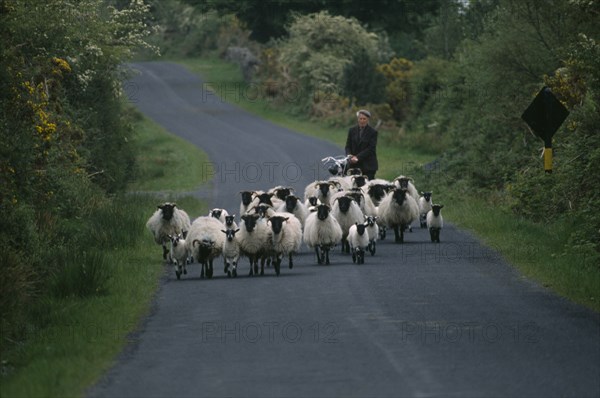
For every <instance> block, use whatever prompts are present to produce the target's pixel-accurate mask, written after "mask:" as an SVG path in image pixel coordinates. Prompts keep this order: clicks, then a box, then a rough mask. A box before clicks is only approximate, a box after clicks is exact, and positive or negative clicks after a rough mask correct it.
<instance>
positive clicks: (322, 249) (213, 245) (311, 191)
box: [146, 174, 443, 279]
mask: <svg viewBox="0 0 600 398" xmlns="http://www.w3.org/2000/svg"><path fill="white" fill-rule="evenodd" d="M240 194H241V203H240V209H239V214H240V215H241V216H240V218H239V220H238V222H239V225H238V224H237V222H236V220H235V214H229V212H228V211H227V210H225V209H222V208H215V209H212V210H210V212H209V214H208V215H206V216H201V217H198V218H196V219H195V220H194V221H193V222H191V219H190V217H189V215H188V214H187V213H186V212H185V211H184V210H183V209H180V208H178V207H177V205H176V204H175V203H169V202H166V203H163V204H161V205H159V206H158V209H157V210H156V211H155V212H154V214H153V215H152V216H151V217H150V219H149V220H148V222H147V223H146V227H147V228H148V229H149V230H150V232H151V233H152V235H153V237H154V240H155V242H156V243H157V244H159V245H161V246H162V248H163V259H165V260H167V262H168V263H169V264H171V265H173V266H174V267H175V273H176V276H177V279H179V278H180V277H181V275H182V274H187V270H186V265H187V264H189V263H190V262H192V261H196V262H198V263H199V264H201V274H200V277H201V278H205V277H206V278H211V277H212V276H213V260H214V259H216V258H220V257H222V258H223V265H224V272H225V274H227V276H229V277H235V276H237V266H238V263H239V260H240V258H241V257H247V258H248V259H249V261H250V273H249V275H257V274H259V273H260V275H264V268H265V264H267V266H271V265H272V266H273V268H274V270H275V273H276V275H279V274H280V271H281V263H282V262H283V259H284V258H287V261H288V266H289V268H292V267H293V265H294V262H293V255H294V254H295V253H298V251H299V250H300V248H301V245H302V243H304V244H306V245H307V246H308V247H309V248H311V249H314V251H315V254H316V261H317V263H318V264H330V258H329V253H330V250H331V249H332V248H334V247H335V246H337V245H341V249H342V253H348V254H351V256H352V260H353V262H354V263H357V264H364V261H365V253H367V252H369V253H370V254H371V255H375V253H376V243H377V240H382V239H385V237H386V233H387V230H388V229H391V230H393V231H394V239H395V242H397V243H402V242H404V232H405V231H406V230H407V229H408V230H412V223H413V222H415V221H417V220H419V222H420V226H421V227H422V228H425V227H426V228H428V229H429V232H430V237H431V241H432V242H438V243H439V242H440V230H441V229H442V227H443V218H442V214H441V209H442V207H443V205H438V204H433V203H432V195H431V192H421V194H419V193H418V191H417V190H416V188H415V186H414V184H413V181H412V179H411V178H409V177H405V176H399V177H397V178H395V179H394V180H393V181H387V180H383V179H374V180H368V178H367V177H366V176H364V175H361V174H353V175H342V176H332V177H330V178H329V179H328V180H319V181H314V182H312V183H310V184H309V185H307V186H306V187H305V189H304V196H303V198H300V197H299V196H297V195H296V194H294V191H293V189H292V188H289V187H283V186H277V187H274V188H271V189H269V190H267V191H258V192H257V191H242V192H240ZM259 265H260V271H259Z"/></svg>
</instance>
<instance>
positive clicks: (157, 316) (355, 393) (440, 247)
mask: <svg viewBox="0 0 600 398" xmlns="http://www.w3.org/2000/svg"><path fill="white" fill-rule="evenodd" d="M134 66H135V68H137V69H138V70H139V71H140V74H139V75H138V76H136V77H135V78H134V79H133V80H132V82H131V84H133V87H135V88H136V89H137V91H136V93H135V105H136V106H137V107H138V108H139V109H140V110H141V111H142V112H143V113H144V114H145V115H147V116H148V117H150V118H151V119H153V120H155V121H156V122H158V123H159V124H161V125H162V126H164V127H165V128H166V129H167V130H169V131H170V132H172V133H173V134H176V135H178V136H180V137H182V138H184V139H186V140H187V141H188V142H190V144H192V145H197V146H198V147H200V148H202V149H203V150H204V151H206V152H207V153H208V155H209V157H210V159H211V162H213V163H214V164H216V165H219V164H221V163H222V162H223V160H224V159H225V160H226V163H225V168H221V169H220V170H219V172H218V173H215V174H214V175H213V176H211V177H213V179H212V183H211V186H210V189H209V190H204V191H200V192H198V193H197V195H198V196H201V197H203V198H205V199H206V200H208V201H209V203H210V205H211V206H213V207H224V208H226V209H228V210H229V211H230V212H232V213H238V212H239V199H240V198H239V191H240V190H242V189H267V188H270V187H272V186H275V185H291V186H293V187H295V188H296V190H297V192H299V193H302V192H303V189H304V186H305V185H306V184H307V183H309V182H310V181H312V180H314V179H315V178H314V177H315V175H318V174H319V173H320V172H319V171H318V168H315V166H314V165H315V164H317V165H318V162H319V160H320V159H321V158H323V157H325V156H328V155H336V154H342V149H341V148H338V147H336V146H334V145H332V144H330V143H327V142H324V141H321V140H318V139H315V138H311V137H306V136H303V135H300V134H297V133H295V132H293V131H289V130H287V129H284V128H282V127H279V126H276V125H273V124H272V123H269V122H267V121H264V120H262V119H260V118H258V117H256V116H253V115H250V114H248V113H246V112H244V111H243V110H241V109H239V108H237V107H235V106H234V105H229V104H227V103H224V102H221V101H220V100H219V99H218V98H217V97H216V96H214V95H206V93H205V92H204V91H203V84H202V81H201V80H200V79H199V78H198V77H196V76H194V75H192V74H190V73H189V72H188V71H187V70H186V69H184V68H183V67H181V66H179V65H176V64H172V63H166V62H150V63H138V64H135V65H134ZM265 164H267V165H268V164H270V165H272V170H281V169H282V168H283V167H284V166H285V165H298V167H297V168H298V169H299V170H301V172H300V173H294V174H293V177H292V174H289V175H286V174H285V173H281V172H279V171H278V172H275V173H267V172H265V170H267V171H268V170H269V169H268V168H267V167H266V166H265ZM236 165H239V166H236ZM276 166H277V169H276V168H275V167H276ZM243 167H246V168H247V170H246V171H247V172H248V173H250V172H251V171H252V167H255V168H262V170H261V171H262V174H261V176H260V178H258V177H257V174H254V175H251V174H248V175H246V176H242V175H241V174H242V171H241V170H242V168H243ZM269 167H271V166H269ZM288 167H289V168H290V169H289V170H288V171H289V173H292V171H293V170H292V167H295V166H288ZM228 170H229V171H228ZM231 170H233V171H231ZM223 173H226V174H223ZM236 173H237V174H236ZM315 173H316V174H315ZM321 177H323V178H326V177H327V176H326V175H322V176H321ZM449 205H450V206H451V204H449ZM149 211H150V209H149ZM193 216H198V215H193ZM238 216H239V215H238ZM441 241H442V243H440V244H433V243H431V242H429V237H428V233H427V232H426V230H425V229H421V228H419V227H418V225H416V226H415V227H413V232H412V233H406V234H405V243H404V244H402V245H398V244H394V243H393V242H392V241H391V239H389V237H388V238H387V239H386V240H384V241H380V242H379V244H378V250H377V254H376V255H375V256H374V257H371V256H367V257H366V259H365V264H364V265H360V266H359V265H355V264H352V260H351V259H350V257H349V256H348V255H343V254H341V253H340V252H339V247H338V248H336V249H335V252H334V253H333V254H332V256H331V259H332V265H330V266H317V265H315V263H316V261H315V256H314V254H313V253H312V252H310V251H309V250H308V249H307V248H303V250H302V253H300V254H298V256H297V257H296V262H295V266H294V268H293V269H288V268H287V267H282V272H281V276H279V277H275V276H274V275H273V270H272V269H268V271H267V275H265V276H263V277H248V276H247V270H248V261H247V260H246V259H242V260H241V262H240V266H239V274H240V275H239V276H238V277H237V278H235V279H228V278H227V277H226V276H225V275H224V274H223V273H222V272H221V268H220V266H219V262H216V268H215V277H214V278H213V279H212V280H201V279H200V278H199V275H200V272H199V268H198V267H197V265H192V266H190V267H189V268H188V270H189V273H188V275H186V276H184V277H182V280H179V281H178V280H176V278H175V276H174V273H172V272H169V274H168V276H167V278H166V279H165V280H164V282H163V283H162V284H161V287H160V290H159V292H158V295H157V297H156V300H155V303H154V309H153V311H152V313H151V314H150V315H149V316H148V318H147V319H146V321H145V323H144V326H143V328H142V329H141V330H140V331H139V332H138V333H137V334H136V335H135V340H136V342H135V344H133V343H132V344H131V345H130V346H129V347H127V349H126V350H125V351H124V352H123V353H122V355H120V357H119V358H118V359H117V361H116V362H115V364H114V366H113V367H112V368H111V369H110V370H109V371H108V372H107V373H106V374H105V375H104V376H103V378H102V379H101V380H100V381H99V382H98V383H97V384H96V385H95V386H93V387H92V388H90V390H89V391H88V392H87V395H88V396H89V397H199V396H206V397H232V396H235V397H308V396H315V397H599V396H600V319H599V314H596V313H594V312H592V311H589V310H587V309H585V308H582V307H580V306H578V305H575V304H572V303H570V302H568V301H567V300H565V299H563V298H560V297H557V296H556V295H554V294H552V293H551V292H549V291H548V290H546V289H544V288H543V287H541V286H539V285H538V284H536V283H534V282H531V281H528V280H526V279H524V278H522V277H521V276H520V275H519V274H518V273H517V272H515V271H514V269H513V268H512V267H511V266H510V265H509V264H507V263H506V262H505V261H504V259H502V258H501V257H500V256H499V255H498V254H497V253H496V252H495V251H494V250H492V249H490V248H488V247H486V246H484V245H482V244H481V243H480V242H479V241H478V240H477V239H476V238H474V237H473V236H472V235H470V234H469V233H466V232H464V231H461V230H458V229H457V228H455V227H453V226H452V225H448V226H447V228H445V229H444V230H443V231H442V234H441ZM526 249H527V248H518V247H517V248H515V253H516V254H515V255H518V252H519V250H526ZM156 253H157V262H156V264H149V266H158V264H159V261H160V260H159V258H160V250H159V249H157V251H156Z"/></svg>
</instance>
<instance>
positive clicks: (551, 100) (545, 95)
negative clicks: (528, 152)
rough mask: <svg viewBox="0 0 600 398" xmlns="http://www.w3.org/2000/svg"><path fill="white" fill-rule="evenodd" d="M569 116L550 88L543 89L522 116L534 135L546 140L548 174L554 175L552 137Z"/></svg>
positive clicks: (545, 154)
mask: <svg viewBox="0 0 600 398" xmlns="http://www.w3.org/2000/svg"><path fill="white" fill-rule="evenodd" d="M567 116H569V111H568V110H567V108H565V106H564V105H563V104H562V103H561V102H560V101H559V100H558V99H557V98H556V97H555V96H554V94H553V93H552V91H551V90H550V88H549V87H543V88H542V89H541V90H540V92H539V93H538V94H537V95H536V96H535V98H534V99H533V102H532V103H531V104H530V105H529V107H527V109H525V112H523V114H522V115H521V119H523V120H524V121H525V123H527V125H528V126H529V127H530V128H531V130H532V131H533V133H534V134H535V135H536V136H538V137H540V138H541V139H542V140H544V170H545V171H546V173H552V155H553V151H552V137H553V136H554V133H556V131H557V130H558V128H559V127H560V126H561V125H562V123H563V122H564V121H565V119H566V118H567Z"/></svg>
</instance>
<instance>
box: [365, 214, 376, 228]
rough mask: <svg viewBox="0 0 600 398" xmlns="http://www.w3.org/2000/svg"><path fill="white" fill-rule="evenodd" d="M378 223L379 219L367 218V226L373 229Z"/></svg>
mask: <svg viewBox="0 0 600 398" xmlns="http://www.w3.org/2000/svg"><path fill="white" fill-rule="evenodd" d="M376 221H377V217H373V216H365V224H366V225H367V226H368V227H372V226H373V225H375V222H376Z"/></svg>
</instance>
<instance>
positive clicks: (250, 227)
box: [242, 214, 258, 232]
mask: <svg viewBox="0 0 600 398" xmlns="http://www.w3.org/2000/svg"><path fill="white" fill-rule="evenodd" d="M242 220H244V225H245V227H246V231H248V232H252V231H254V228H256V221H257V220H258V214H244V215H243V216H242Z"/></svg>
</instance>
